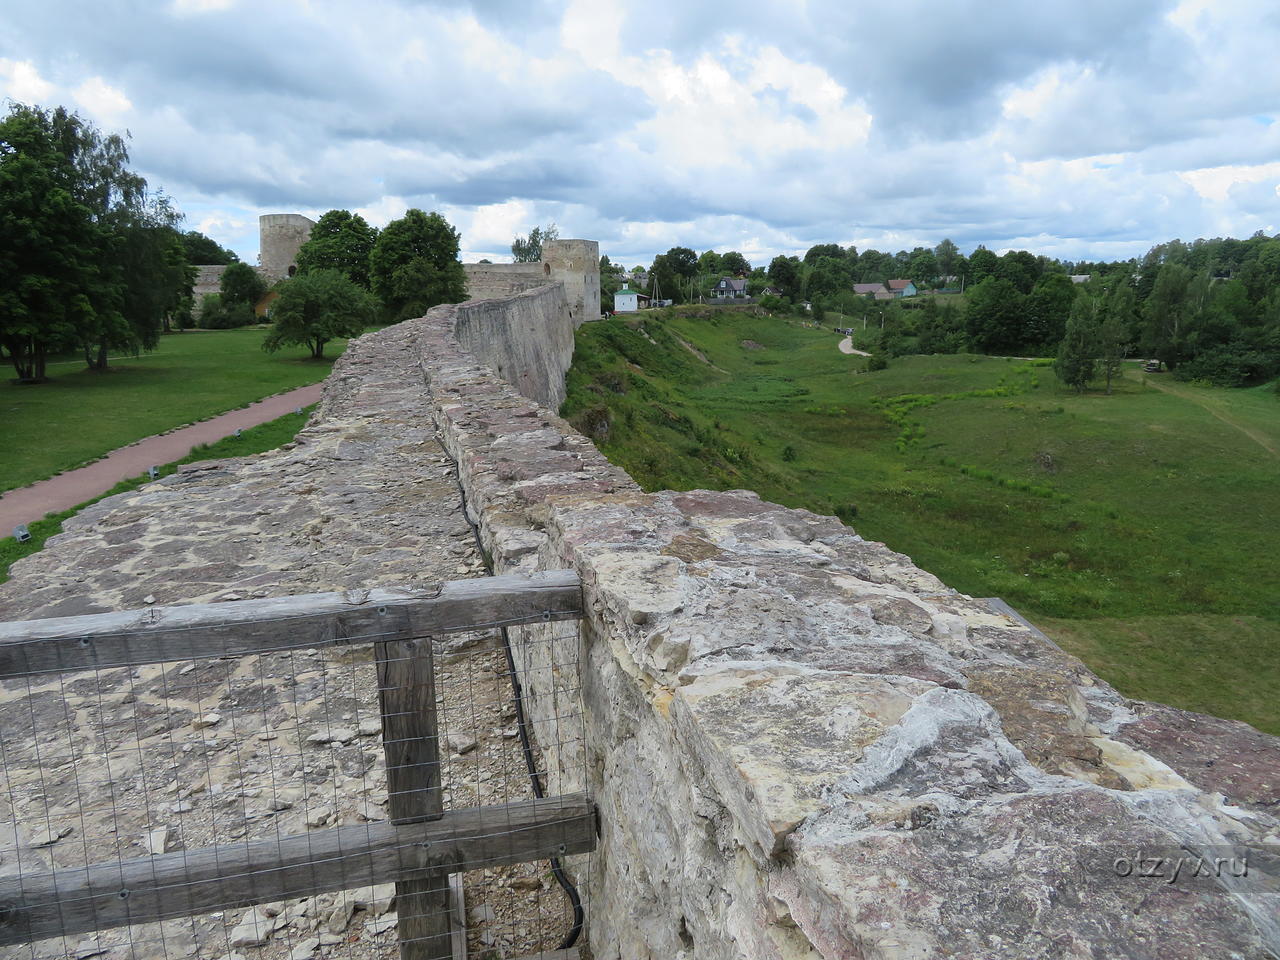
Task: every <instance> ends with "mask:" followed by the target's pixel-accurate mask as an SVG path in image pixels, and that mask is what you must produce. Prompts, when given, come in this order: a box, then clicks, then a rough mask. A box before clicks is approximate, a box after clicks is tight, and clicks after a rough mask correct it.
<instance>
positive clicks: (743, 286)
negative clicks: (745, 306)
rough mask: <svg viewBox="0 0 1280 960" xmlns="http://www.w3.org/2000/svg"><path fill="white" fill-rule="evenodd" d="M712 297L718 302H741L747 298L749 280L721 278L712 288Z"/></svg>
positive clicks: (743, 278)
mask: <svg viewBox="0 0 1280 960" xmlns="http://www.w3.org/2000/svg"><path fill="white" fill-rule="evenodd" d="M711 296H712V298H713V299H716V300H741V299H742V298H744V297H746V296H747V280H746V278H745V277H721V278H720V279H719V280H717V281H716V285H715V286H714V287H712V289H711Z"/></svg>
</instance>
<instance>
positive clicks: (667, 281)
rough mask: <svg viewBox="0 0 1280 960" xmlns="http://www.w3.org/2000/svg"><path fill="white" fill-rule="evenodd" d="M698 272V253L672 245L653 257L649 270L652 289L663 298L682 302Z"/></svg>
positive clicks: (687, 296) (690, 289) (687, 295)
mask: <svg viewBox="0 0 1280 960" xmlns="http://www.w3.org/2000/svg"><path fill="white" fill-rule="evenodd" d="M697 273H698V255H697V254H696V253H694V252H693V251H692V250H690V249H689V248H688V247H672V248H671V249H670V250H668V251H667V252H666V253H660V254H658V255H657V256H656V257H654V258H653V266H652V267H651V268H650V270H649V274H650V277H651V280H652V281H653V284H654V289H655V290H657V291H658V292H657V293H655V294H654V296H658V297H660V298H661V299H663V300H674V301H675V302H676V303H683V302H684V301H685V300H687V299H688V298H689V296H690V294H691V292H692V288H693V278H694V277H695V276H696V275H697Z"/></svg>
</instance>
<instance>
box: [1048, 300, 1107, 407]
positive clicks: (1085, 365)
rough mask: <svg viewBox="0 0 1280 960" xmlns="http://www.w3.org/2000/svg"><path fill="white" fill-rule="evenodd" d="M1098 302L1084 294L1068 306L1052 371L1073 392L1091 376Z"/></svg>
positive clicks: (1095, 352) (1081, 388)
mask: <svg viewBox="0 0 1280 960" xmlns="http://www.w3.org/2000/svg"><path fill="white" fill-rule="evenodd" d="M1097 312H1098V305H1097V301H1096V300H1094V298H1093V297H1091V296H1089V295H1088V294H1082V295H1081V296H1079V297H1077V298H1076V301H1075V303H1073V304H1072V306H1071V317H1070V319H1068V320H1067V328H1066V332H1065V333H1064V334H1063V337H1062V343H1061V344H1060V345H1059V346H1058V357H1057V359H1056V360H1054V362H1053V372H1054V373H1056V374H1057V375H1058V379H1059V380H1061V381H1062V382H1063V383H1065V384H1066V385H1067V386H1069V387H1073V388H1074V389H1075V390H1076V392H1077V393H1084V388H1085V387H1086V386H1088V384H1089V382H1090V381H1091V380H1093V378H1094V376H1095V375H1096V373H1097V366H1098V350H1099V344H1098V319H1097Z"/></svg>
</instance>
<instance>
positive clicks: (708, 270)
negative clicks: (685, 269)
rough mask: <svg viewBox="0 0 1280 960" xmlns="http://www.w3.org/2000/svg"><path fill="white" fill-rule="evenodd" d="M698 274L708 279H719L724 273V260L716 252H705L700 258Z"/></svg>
mask: <svg viewBox="0 0 1280 960" xmlns="http://www.w3.org/2000/svg"><path fill="white" fill-rule="evenodd" d="M698 272H699V273H701V274H704V275H706V276H708V277H719V276H721V275H722V274H723V273H724V258H723V257H722V256H720V254H718V253H716V252H715V251H714V250H707V251H705V252H704V253H703V254H702V256H700V257H698Z"/></svg>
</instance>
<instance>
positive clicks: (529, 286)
mask: <svg viewBox="0 0 1280 960" xmlns="http://www.w3.org/2000/svg"><path fill="white" fill-rule="evenodd" d="M462 269H463V270H464V271H466V274H467V297H468V298H469V299H471V300H489V299H494V298H501V297H510V296H514V295H515V294H518V293H524V292H525V291H527V290H533V289H535V288H537V287H540V286H542V285H543V284H545V283H555V282H557V281H559V282H560V283H561V284H563V285H564V291H565V299H566V303H567V305H568V308H569V312H570V314H571V316H572V318H573V322H574V326H575V327H576V326H581V325H582V324H583V323H585V322H586V321H588V320H595V319H596V318H598V317H599V316H600V244H599V243H597V242H596V241H595V240H548V241H547V242H546V243H544V244H543V246H542V261H541V262H540V263H464V264H463V265H462Z"/></svg>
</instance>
